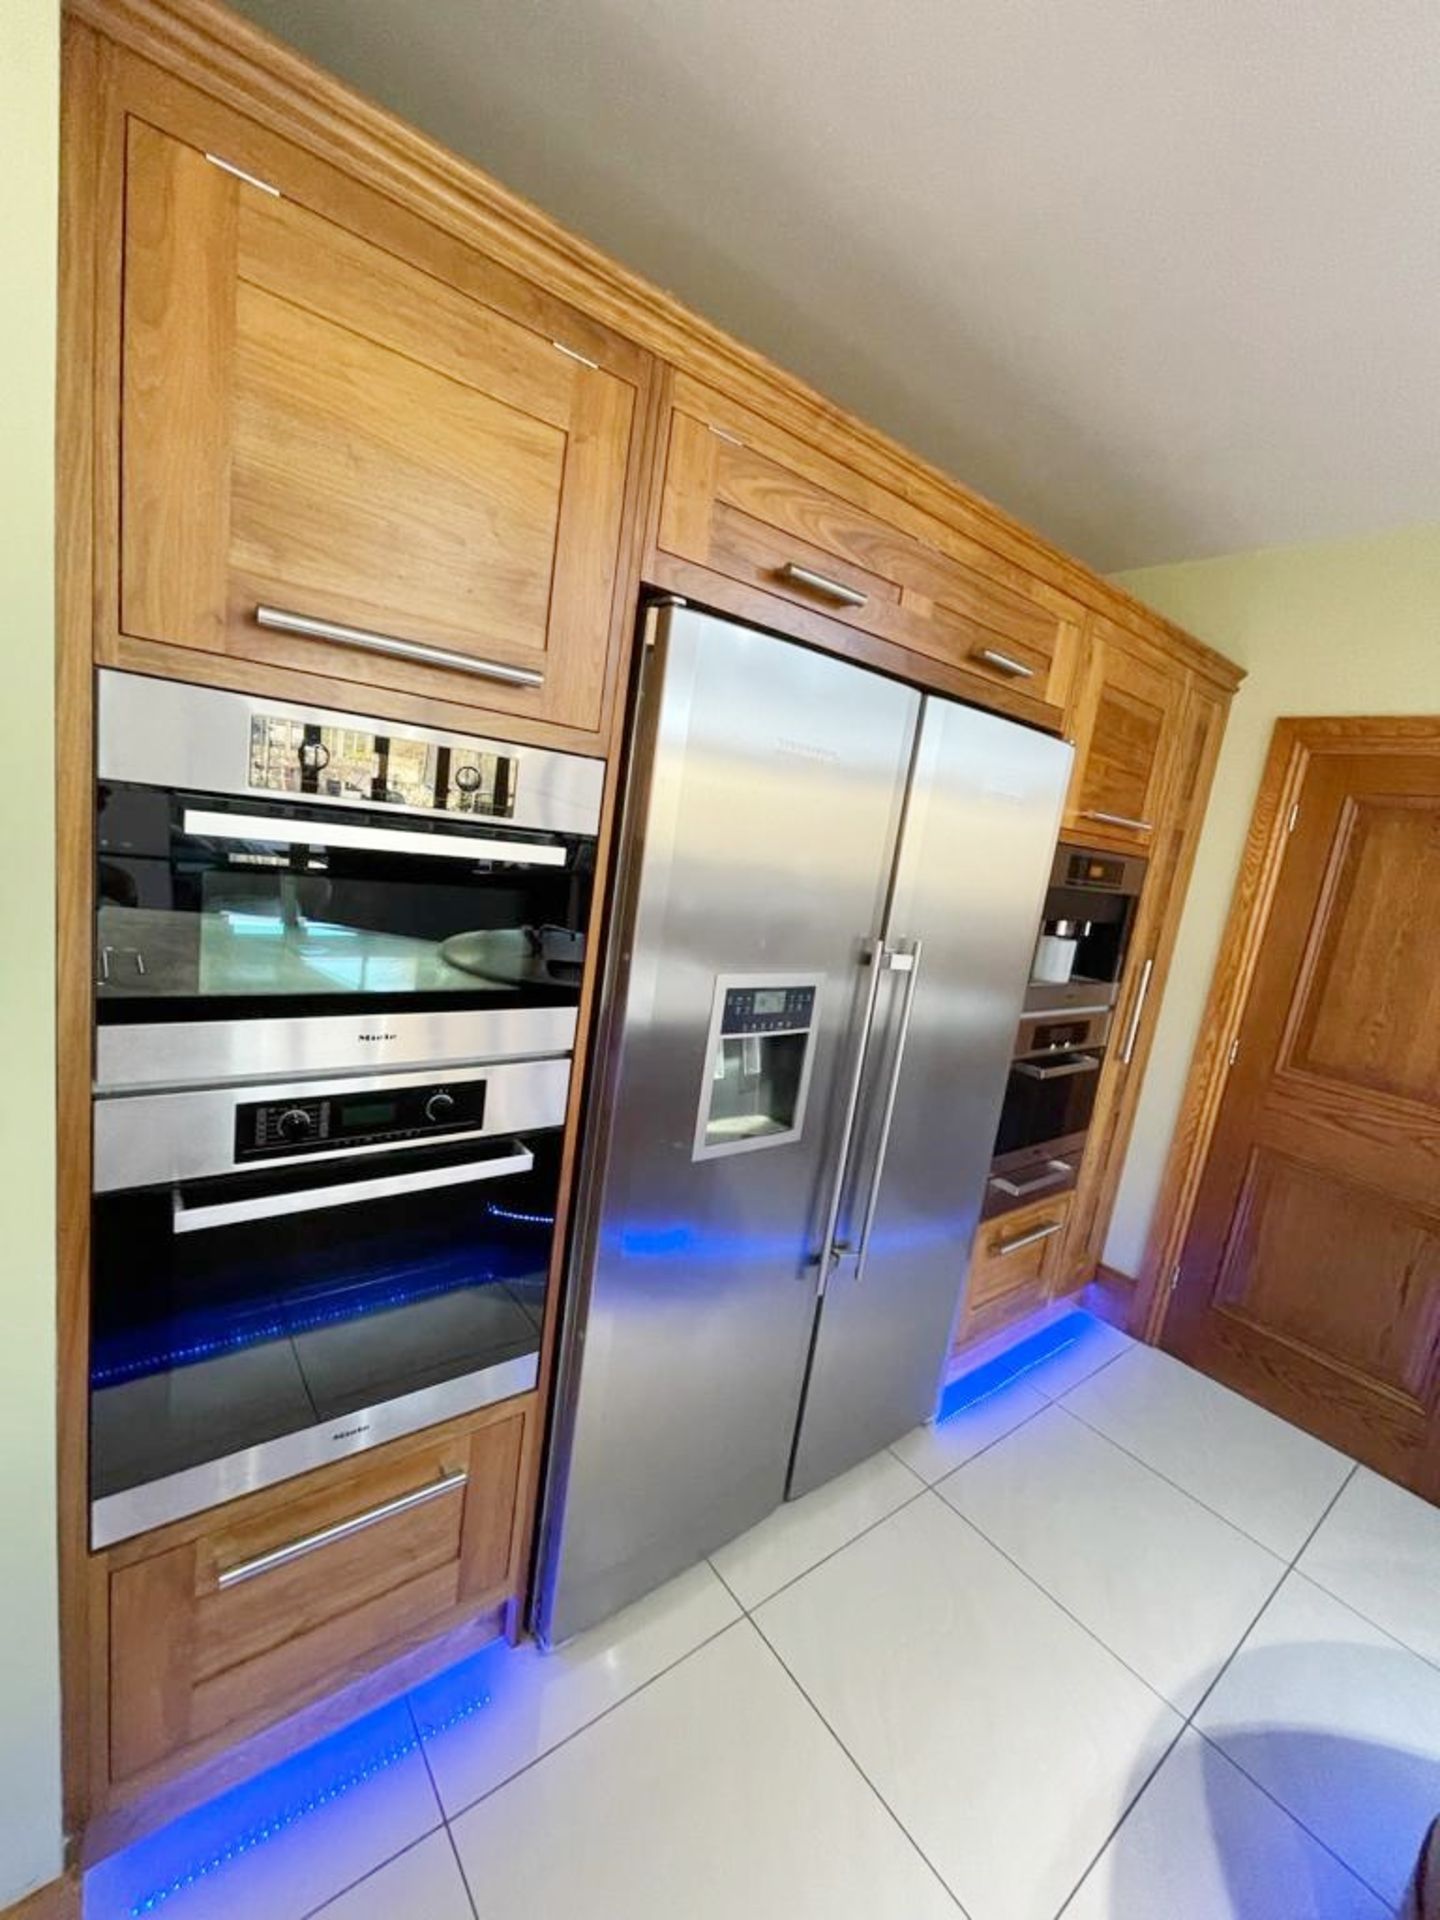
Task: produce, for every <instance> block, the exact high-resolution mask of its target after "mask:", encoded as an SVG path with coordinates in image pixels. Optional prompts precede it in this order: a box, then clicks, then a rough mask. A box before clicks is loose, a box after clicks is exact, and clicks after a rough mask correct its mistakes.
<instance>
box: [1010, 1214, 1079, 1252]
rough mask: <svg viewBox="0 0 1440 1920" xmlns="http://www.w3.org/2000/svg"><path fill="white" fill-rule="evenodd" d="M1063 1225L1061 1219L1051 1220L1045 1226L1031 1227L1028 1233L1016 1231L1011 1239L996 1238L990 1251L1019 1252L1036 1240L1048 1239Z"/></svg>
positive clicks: (1032, 1244) (1033, 1243)
mask: <svg viewBox="0 0 1440 1920" xmlns="http://www.w3.org/2000/svg"><path fill="white" fill-rule="evenodd" d="M1064 1225H1065V1222H1064V1221H1063V1220H1052V1221H1050V1222H1049V1224H1048V1225H1047V1226H1043V1227H1032V1228H1031V1229H1030V1231H1029V1233H1017V1234H1016V1236H1015V1238H1014V1239H1013V1240H997V1241H996V1242H995V1245H994V1247H993V1249H992V1251H993V1252H994V1253H995V1254H997V1255H1001V1256H1003V1255H1004V1254H1007V1253H1019V1251H1020V1249H1021V1248H1022V1247H1033V1246H1034V1245H1035V1243H1036V1241H1037V1240H1048V1239H1050V1238H1051V1236H1052V1235H1054V1234H1057V1233H1059V1231H1060V1229H1061V1228H1062V1227H1063V1226H1064Z"/></svg>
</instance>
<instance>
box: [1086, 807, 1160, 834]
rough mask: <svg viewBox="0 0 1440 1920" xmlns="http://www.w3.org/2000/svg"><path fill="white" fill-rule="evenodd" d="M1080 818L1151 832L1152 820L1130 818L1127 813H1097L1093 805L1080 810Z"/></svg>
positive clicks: (1140, 831)
mask: <svg viewBox="0 0 1440 1920" xmlns="http://www.w3.org/2000/svg"><path fill="white" fill-rule="evenodd" d="M1080 818H1081V819H1082V820H1099V821H1101V822H1102V823H1103V824H1104V825H1105V826H1107V827H1132V828H1133V829H1134V830H1135V832H1136V833H1153V832H1154V830H1155V822H1154V821H1153V820H1132V819H1131V818H1130V816H1129V814H1128V813H1097V812H1096V810H1095V808H1094V807H1086V808H1084V809H1083V810H1082V812H1081V815H1080Z"/></svg>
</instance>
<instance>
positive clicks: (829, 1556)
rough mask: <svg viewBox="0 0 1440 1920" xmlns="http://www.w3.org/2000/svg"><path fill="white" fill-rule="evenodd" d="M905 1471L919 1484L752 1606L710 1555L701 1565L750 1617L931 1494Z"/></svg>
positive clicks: (742, 1536) (901, 1463) (762, 1596)
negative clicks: (704, 1565) (745, 1600)
mask: <svg viewBox="0 0 1440 1920" xmlns="http://www.w3.org/2000/svg"><path fill="white" fill-rule="evenodd" d="M877 1457H878V1456H877ZM900 1465H901V1466H902V1467H903V1466H905V1462H904V1461H903V1460H902V1461H901V1462H900ZM906 1471H907V1472H908V1473H911V1474H914V1476H915V1479H916V1480H917V1481H919V1485H918V1486H917V1487H916V1489H915V1491H914V1493H907V1494H906V1496H905V1498H904V1499H903V1500H901V1501H900V1502H899V1503H898V1504H897V1505H896V1506H893V1507H891V1508H890V1510H889V1512H888V1513H882V1514H880V1515H879V1517H878V1518H877V1519H874V1520H867V1521H866V1522H865V1525H864V1526H863V1527H861V1528H860V1529H859V1531H858V1532H856V1533H852V1534H851V1535H850V1536H849V1537H848V1539H845V1540H842V1541H841V1542H840V1545H839V1546H838V1547H831V1549H830V1551H829V1552H828V1553H822V1554H821V1556H820V1558H819V1559H818V1560H812V1561H811V1563H810V1565H809V1566H808V1567H802V1568H801V1569H800V1571H799V1573H792V1574H791V1576H790V1578H789V1579H788V1580H785V1581H782V1582H781V1584H780V1585H779V1586H778V1587H776V1588H774V1589H773V1590H772V1591H771V1592H769V1593H764V1594H762V1595H761V1596H760V1598H759V1599H758V1600H757V1601H756V1602H755V1605H754V1606H753V1607H747V1606H746V1604H745V1602H744V1601H743V1600H742V1599H741V1598H740V1596H739V1594H738V1593H736V1591H735V1589H734V1588H733V1587H732V1586H731V1584H730V1582H729V1581H728V1580H727V1579H726V1578H725V1576H724V1574H723V1573H721V1571H720V1569H719V1567H717V1566H716V1564H715V1562H714V1559H713V1558H707V1560H706V1562H705V1564H706V1566H708V1567H709V1569H710V1571H711V1572H712V1573H713V1574H714V1575H715V1578H716V1579H717V1580H718V1581H719V1582H720V1584H721V1586H722V1587H724V1589H725V1591H726V1592H727V1593H728V1594H729V1595H730V1598H731V1599H732V1600H733V1601H734V1602H735V1604H736V1606H737V1607H739V1609H740V1611H741V1612H742V1613H743V1614H744V1615H745V1617H746V1618H747V1619H749V1618H750V1616H751V1615H752V1614H753V1613H754V1612H755V1611H756V1608H759V1607H766V1606H768V1605H769V1604H770V1602H771V1601H772V1600H775V1599H778V1598H779V1596H780V1595H781V1594H782V1593H788V1592H789V1590H790V1588H791V1587H793V1586H794V1585H795V1584H796V1582H797V1581H799V1580H804V1579H805V1578H806V1577H807V1575H809V1574H812V1573H814V1572H815V1571H816V1569H817V1568H819V1567H823V1566H824V1565H825V1564H826V1562H827V1561H830V1560H833V1559H834V1558H835V1556H836V1554H839V1553H844V1551H845V1549H846V1548H847V1547H853V1546H854V1544H855V1542H856V1541H857V1540H863V1539H864V1538H865V1536H866V1534H867V1533H873V1532H874V1531H875V1529H876V1527H883V1526H884V1524H885V1522H886V1521H887V1520H893V1519H894V1518H895V1516H896V1514H897V1513H903V1512H904V1511H905V1509H906V1508H907V1507H913V1506H914V1504H915V1502H916V1501H917V1500H923V1499H924V1497H925V1495H926V1494H927V1493H932V1492H933V1491H934V1489H933V1488H932V1487H931V1486H930V1485H928V1483H927V1482H925V1481H924V1480H921V1479H920V1476H919V1474H918V1473H915V1469H914V1468H913V1467H908V1468H906ZM783 1511H784V1509H783V1508H781V1507H777V1508H776V1512H777V1513H781V1512H783ZM740 1537H741V1539H743V1538H744V1535H743V1534H742V1535H741V1536H740ZM716 1551H717V1552H719V1551H723V1549H719V1548H717V1550H716Z"/></svg>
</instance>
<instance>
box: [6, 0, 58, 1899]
mask: <svg viewBox="0 0 1440 1920" xmlns="http://www.w3.org/2000/svg"><path fill="white" fill-rule="evenodd" d="M59 30H60V5H59V0H4V4H3V6H0V148H3V152H0V233H3V234H4V236H5V250H4V257H3V265H0V276H3V290H0V367H3V368H4V370H5V372H4V380H5V396H4V412H3V418H4V429H3V436H0V581H3V582H4V625H3V628H0V647H3V649H4V656H3V657H4V674H5V697H4V699H3V701H0V796H3V797H0V817H3V820H4V826H5V834H4V839H5V885H4V886H3V888H0V1062H3V1067H4V1073H5V1082H6V1098H5V1100H4V1101H3V1103H0V1168H3V1170H4V1171H3V1176H0V1178H3V1192H0V1222H3V1234H4V1240H3V1250H0V1328H3V1329H4V1337H3V1339H0V1907H4V1906H5V1905H6V1904H7V1903H8V1902H9V1901H11V1900H14V1899H16V1898H18V1897H19V1896H20V1895H21V1894H23V1893H25V1892H27V1891H29V1889H30V1888H32V1887H34V1886H38V1885H40V1884H42V1883H43V1882H44V1881H46V1880H50V1879H53V1878H54V1876H55V1875H56V1874H57V1873H58V1872H59V1871H60V1866H61V1840H60V1680H59V1669H58V1652H57V1645H56V1593H55V1254H54V1245H55V1204H54V1190H55V1180H54V1161H55V1146H54V1139H53V1129H52V1114H53V1109H54V1041H55V1035H54V1000H55V978H54V972H55V956H54V937H53V926H54V918H55V907H54V859H53V855H52V852H51V845H52V840H53V813H52V805H51V796H52V791H53V767H52V757H51V747H52V739H53V734H54V724H53V693H52V688H53V682H54V657H55V648H54V599H53V590H52V582H53V573H54V494H53V483H54V452H53V449H54V436H55V402H54V361H55V222H56V166H57V116H58V112H59V105H58V102H59ZM17 1096H18V1097H17Z"/></svg>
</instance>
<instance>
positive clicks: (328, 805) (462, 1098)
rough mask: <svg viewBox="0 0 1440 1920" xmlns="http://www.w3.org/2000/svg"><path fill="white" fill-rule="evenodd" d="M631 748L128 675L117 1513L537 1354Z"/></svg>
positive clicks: (129, 1521) (105, 1411)
mask: <svg viewBox="0 0 1440 1920" xmlns="http://www.w3.org/2000/svg"><path fill="white" fill-rule="evenodd" d="M603 775H604V769H603V765H602V763H601V762H599V761H595V760H589V759H585V758H582V757H579V756H576V755H569V754H561V753H551V752H546V751H542V750H539V749H537V748H532V747H522V746H516V745H512V744H508V743H500V742H495V741H488V740H482V739H476V738H472V737H469V736H466V735H463V734H449V733H439V732H435V731H432V730H430V729H426V728H421V727H414V726H406V725H401V724H399V723H392V722H386V721H378V720H374V719H367V718H365V717H364V716H361V715H356V714H345V713H335V712H330V711H326V710H320V709H315V708H308V707H297V706H294V705H291V704H289V703H287V702H281V701H272V700H268V699H264V698H262V697H258V696H253V695H249V694H238V693H229V692H221V691H216V690H212V689H208V688H203V687H195V686H190V685H188V684H181V683H178V682H170V681H163V680H155V679H150V678H147V677H141V676H135V675H129V674H121V673H114V672H104V673H102V674H101V675H100V697H99V738H98V742H97V795H96V805H97V829H98V831H97V841H98V856H97V870H96V900H95V960H96V969H95V1018H96V1050H95V1063H96V1085H95V1100H94V1108H93V1112H94V1146H95V1154H94V1202H93V1205H94V1218H93V1234H92V1252H91V1317H90V1336H91V1337H90V1361H91V1395H90V1416H91V1418H90V1439H91V1446H90V1460H91V1495H92V1503H91V1537H92V1541H93V1543H94V1545H95V1546H97V1547H99V1546H104V1545H107V1544H109V1543H111V1542H113V1541H116V1540H121V1539H125V1538H127V1537H129V1536H131V1535H133V1534H135V1533H137V1532H140V1531H144V1530H146V1529H148V1528H151V1527H154V1526H158V1525H161V1524H163V1523H164V1522H166V1521H169V1520H173V1519H176V1518H179V1517H180V1516H182V1515H185V1514H189V1513H195V1512H199V1511H201V1510H202V1509H204V1508H206V1507H209V1506H212V1505H215V1504H217V1503H218V1502H220V1501H223V1500H227V1499H231V1498H233V1497H234V1496H236V1495H237V1494H240V1493H245V1492H248V1491H250V1490H251V1489H253V1488H256V1487H262V1486H265V1485H268V1484H270V1483H272V1482H274V1481H278V1480H283V1479H286V1478H288V1477H290V1476H291V1475H293V1474H297V1473H301V1472H305V1471H307V1470H309V1469H310V1468H313V1467H316V1466H320V1465H323V1464H324V1463H325V1462H326V1461H329V1460H332V1459H335V1458H337V1457H340V1456H342V1455H344V1454H346V1453H350V1452H353V1451H356V1450H357V1449H361V1448H365V1447H369V1446H374V1445H376V1444H378V1443H379V1442H381V1441H384V1440H387V1439H390V1438H393V1437H395V1436H398V1435H400V1434H404V1433H410V1432H414V1431H416V1430H418V1429H419V1428H422V1427H425V1426H428V1425H431V1424H432V1423H434V1422H436V1421H439V1420H444V1419H448V1418H451V1417H454V1416H455V1415H458V1414H462V1413H465V1412H468V1411H470V1410H472V1409H475V1408H478V1407H482V1406H486V1405H489V1404H491V1403H492V1402H494V1401H496V1400H499V1399H504V1398H508V1397H509V1396H510V1395H512V1394H516V1393H522V1392H525V1391H528V1390H529V1389H530V1388H531V1387H533V1386H534V1384H535V1381H536V1378H537V1367H538V1352H539V1345H540V1335H541V1325H542V1321H543V1317H544V1311H545V1292H546V1284H547V1276H548V1273H549V1270H550V1257H551V1242H552V1238H553V1234H554V1222H555V1214H556V1204H557V1199H558V1192H559V1161H560V1140H561V1133H562V1129H563V1125H564V1121H565V1114H566V1105H567V1099H568V1090H569V1084H570V1063H571V1053H572V1049H573V1045H574V1036H575V1022H576V1014H577V1008H578V1004H579V996H580V983H581V974H582V968H583V962H584V950H585V938H586V929H587V925H588V921H589V913H590V904H591V891H592V878H593V869H594V853H595V833H596V829H597V826H598V822H599V813H600V798H601V788H602V784H603Z"/></svg>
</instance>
